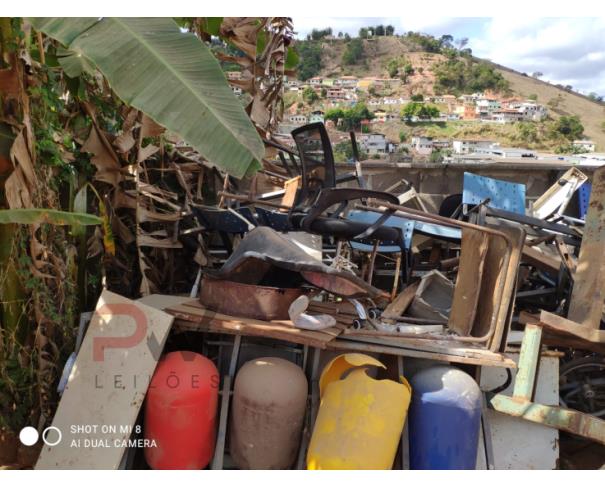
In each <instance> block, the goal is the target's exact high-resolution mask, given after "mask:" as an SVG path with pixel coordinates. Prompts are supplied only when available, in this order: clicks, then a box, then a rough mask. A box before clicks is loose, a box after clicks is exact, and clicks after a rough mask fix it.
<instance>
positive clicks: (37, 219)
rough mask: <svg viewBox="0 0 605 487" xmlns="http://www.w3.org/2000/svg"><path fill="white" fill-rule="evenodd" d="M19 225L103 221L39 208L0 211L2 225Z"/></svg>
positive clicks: (99, 223)
mask: <svg viewBox="0 0 605 487" xmlns="http://www.w3.org/2000/svg"><path fill="white" fill-rule="evenodd" d="M6 223H19V224H21V225H33V224H40V223H50V224H52V225H101V224H102V223H103V220H101V218H99V217H98V216H96V215H89V214H87V213H72V212H69V211H58V210H48V209H38V208H35V209H34V208H18V209H12V210H0V224H6Z"/></svg>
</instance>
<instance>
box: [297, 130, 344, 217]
mask: <svg viewBox="0 0 605 487" xmlns="http://www.w3.org/2000/svg"><path fill="white" fill-rule="evenodd" d="M292 137H293V138H294V142H295V143H296V147H297V148H298V154H299V157H300V161H301V163H302V182H301V189H300V192H299V194H298V197H297V199H296V202H295V206H296V207H299V208H300V207H303V208H306V207H309V206H311V205H312V204H313V203H314V202H315V199H316V198H317V195H318V194H319V192H320V191H321V190H322V189H324V188H334V187H335V186H336V170H335V168H334V154H333V153H332V144H331V143H330V138H329V137H328V132H327V130H326V127H325V126H324V124H323V123H321V122H317V123H310V124H308V125H303V126H302V127H299V128H297V129H295V130H293V131H292Z"/></svg>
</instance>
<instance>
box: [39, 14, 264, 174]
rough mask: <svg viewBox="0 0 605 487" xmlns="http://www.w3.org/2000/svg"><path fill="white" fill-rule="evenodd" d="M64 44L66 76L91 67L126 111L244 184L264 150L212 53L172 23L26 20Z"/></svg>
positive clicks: (62, 56) (62, 58)
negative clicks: (150, 122)
mask: <svg viewBox="0 0 605 487" xmlns="http://www.w3.org/2000/svg"><path fill="white" fill-rule="evenodd" d="M28 20H29V21H30V23H31V24H32V25H33V27H34V28H35V29H37V30H38V31H41V32H43V33H44V34H46V35H47V36H49V37H52V38H53V39H56V40H57V41H59V42H61V43H62V44H63V45H64V46H65V48H64V49H63V50H61V51H58V55H59V56H60V57H59V62H60V63H61V65H62V66H63V68H64V70H65V72H66V74H68V76H77V75H78V74H80V73H81V72H82V71H84V70H87V71H89V70H91V69H93V68H94V67H96V68H98V69H99V71H101V73H102V74H103V75H104V76H105V78H106V79H107V81H108V82H109V85H110V86H111V88H112V89H113V90H114V92H115V93H116V95H117V96H119V97H120V98H121V99H122V101H124V102H125V103H127V104H129V105H131V106H133V107H135V108H137V109H139V110H141V111H142V112H144V113H145V114H147V115H148V116H149V117H151V118H152V119H154V120H155V121H156V122H157V123H159V124H160V125H162V126H164V127H165V128H166V129H168V130H169V131H171V132H174V133H176V134H178V135H179V136H181V137H182V138H183V140H184V141H185V142H187V143H188V144H190V145H191V146H193V147H194V148H195V149H196V150H197V151H198V152H199V153H200V154H201V155H202V156H203V157H204V158H206V159H207V160H208V161H209V163H210V164H213V165H216V166H218V167H219V168H221V169H223V170H225V171H226V172H228V173H229V174H231V175H232V176H235V177H237V178H241V177H243V176H245V175H246V174H249V173H251V172H253V171H255V170H257V169H259V168H260V163H259V161H260V160H261V159H262V157H263V155H264V145H263V143H262V140H261V138H260V136H259V135H258V133H257V131H256V129H255V128H254V125H253V124H252V122H251V121H250V119H249V117H248V115H247V114H246V112H245V110H244V108H243V106H242V104H241V103H240V101H239V100H238V99H237V97H236V96H235V95H234V94H233V92H232V91H231V88H230V87H229V84H228V83H227V79H226V78H225V75H224V73H223V71H222V70H221V67H220V65H219V63H218V61H217V60H216V58H215V57H214V55H213V54H212V52H211V51H210V49H209V48H208V47H207V46H206V45H205V44H204V43H203V42H202V41H201V40H200V39H198V38H197V37H196V36H195V35H194V34H191V33H187V32H182V31H181V29H180V28H179V26H178V25H177V24H176V22H175V21H174V20H172V19H170V18H108V17H103V18H30V19H28Z"/></svg>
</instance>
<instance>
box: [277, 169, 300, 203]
mask: <svg viewBox="0 0 605 487" xmlns="http://www.w3.org/2000/svg"><path fill="white" fill-rule="evenodd" d="M301 181H302V177H301V176H296V177H293V178H292V179H288V180H287V181H285V182H284V195H283V196H282V199H281V204H282V205H283V206H292V205H293V204H294V201H295V200H296V191H297V190H298V187H299V186H300V182H301ZM280 211H286V210H280Z"/></svg>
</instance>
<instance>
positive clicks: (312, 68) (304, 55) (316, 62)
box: [297, 41, 321, 81]
mask: <svg viewBox="0 0 605 487" xmlns="http://www.w3.org/2000/svg"><path fill="white" fill-rule="evenodd" d="M297 49H298V55H299V58H300V61H299V64H298V72H297V75H298V79H300V80H302V81H306V80H308V79H309V78H313V77H314V76H317V75H318V74H319V71H320V70H321V45H320V44H319V43H318V42H308V41H307V42H300V43H298V44H297Z"/></svg>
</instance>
